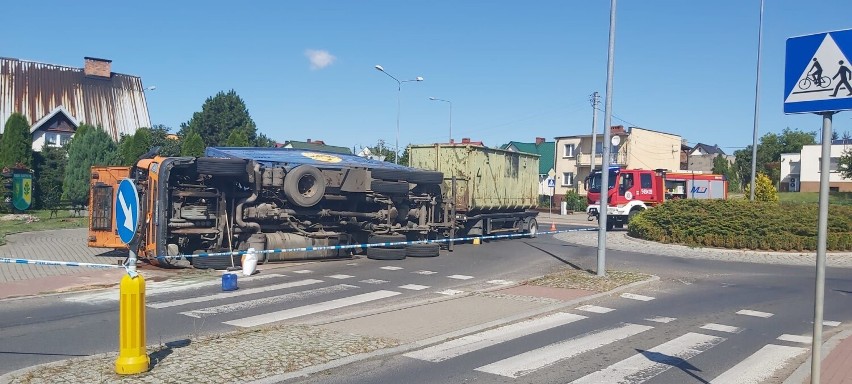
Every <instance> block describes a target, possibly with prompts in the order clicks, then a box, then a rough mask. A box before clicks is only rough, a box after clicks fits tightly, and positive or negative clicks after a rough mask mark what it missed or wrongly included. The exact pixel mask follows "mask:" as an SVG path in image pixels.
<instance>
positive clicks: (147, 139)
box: [118, 128, 152, 165]
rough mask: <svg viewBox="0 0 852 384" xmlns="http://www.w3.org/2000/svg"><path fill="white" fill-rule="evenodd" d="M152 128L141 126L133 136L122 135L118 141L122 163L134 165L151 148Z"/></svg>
mask: <svg viewBox="0 0 852 384" xmlns="http://www.w3.org/2000/svg"><path fill="white" fill-rule="evenodd" d="M151 141H152V137H151V130H150V128H139V129H137V130H136V133H134V134H133V135H132V136H122V137H121V140H119V142H118V153H119V154H121V164H122V165H133V164H135V163H136V161H137V160H139V158H140V157H142V155H144V154H145V153H147V152H148V151H149V150H150V149H151Z"/></svg>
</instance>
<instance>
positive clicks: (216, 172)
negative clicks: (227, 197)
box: [195, 157, 247, 176]
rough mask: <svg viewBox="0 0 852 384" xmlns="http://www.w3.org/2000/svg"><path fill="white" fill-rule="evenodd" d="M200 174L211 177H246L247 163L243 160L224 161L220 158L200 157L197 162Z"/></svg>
mask: <svg viewBox="0 0 852 384" xmlns="http://www.w3.org/2000/svg"><path fill="white" fill-rule="evenodd" d="M195 166H196V168H197V169H198V173H201V174H204V175H211V176H243V175H246V174H247V172H246V161H245V160H243V159H224V158H219V157H199V158H198V159H197V160H195Z"/></svg>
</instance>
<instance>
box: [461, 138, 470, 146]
mask: <svg viewBox="0 0 852 384" xmlns="http://www.w3.org/2000/svg"><path fill="white" fill-rule="evenodd" d="M462 144H470V138H469V137H463V138H462Z"/></svg>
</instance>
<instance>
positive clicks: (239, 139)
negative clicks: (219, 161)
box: [225, 129, 249, 147]
mask: <svg viewBox="0 0 852 384" xmlns="http://www.w3.org/2000/svg"><path fill="white" fill-rule="evenodd" d="M225 146H226V147H248V146H249V139H248V135H246V133H245V131H243V130H242V129H235V130H233V131H231V134H230V135H228V140H227V141H225Z"/></svg>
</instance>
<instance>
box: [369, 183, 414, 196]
mask: <svg viewBox="0 0 852 384" xmlns="http://www.w3.org/2000/svg"><path fill="white" fill-rule="evenodd" d="M370 189H372V190H373V192H378V193H384V194H389V195H407V194H408V182H405V181H384V180H373V181H371V182H370Z"/></svg>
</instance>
